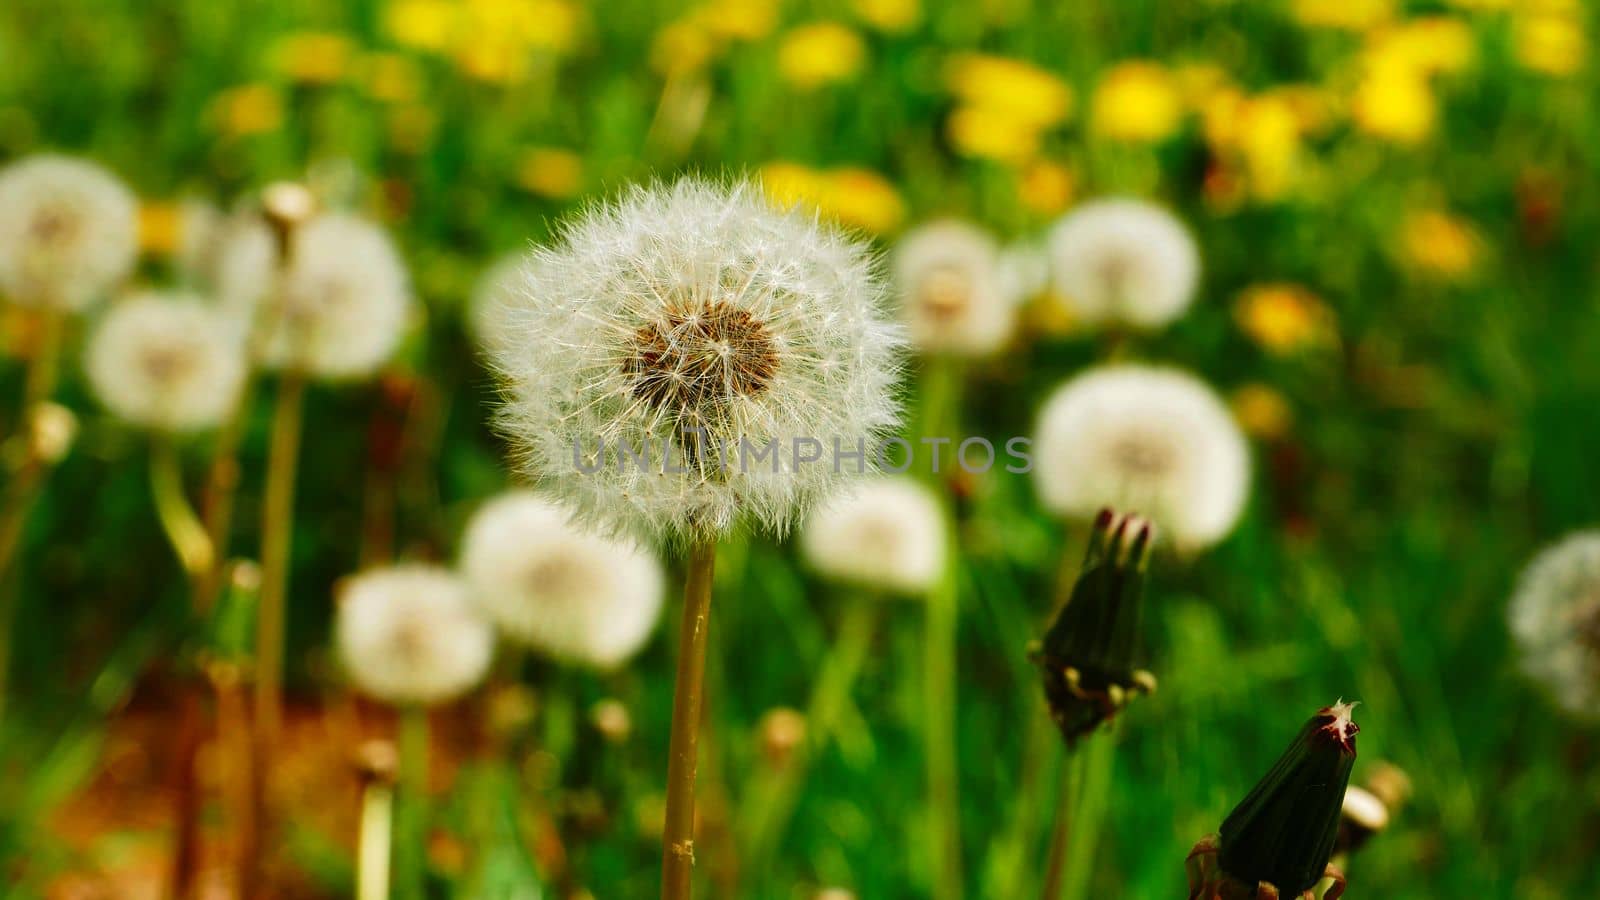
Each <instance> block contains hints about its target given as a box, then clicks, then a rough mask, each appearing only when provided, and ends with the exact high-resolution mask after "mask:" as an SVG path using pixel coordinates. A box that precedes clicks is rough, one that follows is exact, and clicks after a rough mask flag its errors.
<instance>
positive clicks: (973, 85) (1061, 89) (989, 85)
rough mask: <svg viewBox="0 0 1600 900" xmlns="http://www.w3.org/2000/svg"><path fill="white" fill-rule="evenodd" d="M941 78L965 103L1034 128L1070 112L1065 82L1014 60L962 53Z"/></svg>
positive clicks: (1058, 120) (1059, 120)
mask: <svg viewBox="0 0 1600 900" xmlns="http://www.w3.org/2000/svg"><path fill="white" fill-rule="evenodd" d="M945 80H946V83H947V84H949V86H950V90H951V92H952V93H954V94H955V95H956V97H957V98H959V99H960V100H962V101H963V102H964V103H965V104H966V105H968V106H971V107H978V108H982V109H984V110H985V111H987V112H988V113H989V114H990V115H991V116H992V117H995V118H998V117H1002V116H1003V117H1006V118H1009V119H1011V120H1012V121H1013V122H1016V123H1020V124H1025V125H1031V126H1033V127H1034V128H1036V129H1042V128H1049V127H1052V126H1054V125H1059V124H1061V123H1062V122H1064V121H1066V119H1067V116H1068V115H1070V114H1071V112H1072V89H1071V88H1069V87H1067V84H1066V82H1064V81H1062V80H1061V79H1060V78H1057V77H1056V76H1055V75H1053V74H1051V73H1050V72H1047V71H1045V70H1044V69H1041V68H1039V67H1038V66H1035V65H1033V64H1032V63H1026V62H1023V61H1021V60H1018V59H1008V58H1006V57H1002V56H987V55H984V54H980V53H963V54H961V55H958V56H956V57H955V58H954V59H952V60H951V61H950V64H949V65H948V66H947V67H946V69H945Z"/></svg>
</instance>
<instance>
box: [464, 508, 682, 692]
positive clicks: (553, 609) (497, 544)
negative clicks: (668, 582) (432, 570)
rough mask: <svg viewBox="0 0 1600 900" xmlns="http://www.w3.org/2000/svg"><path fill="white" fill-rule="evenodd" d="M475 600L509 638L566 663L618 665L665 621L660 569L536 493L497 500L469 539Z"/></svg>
mask: <svg viewBox="0 0 1600 900" xmlns="http://www.w3.org/2000/svg"><path fill="white" fill-rule="evenodd" d="M461 571H462V575H463V577H465V578H466V580H467V584H468V585H469V586H470V588H471V590H472V598H473V601H474V602H475V603H477V604H478V606H479V607H480V608H481V609H482V610H483V613H484V614H485V615H486V616H488V618H489V619H490V620H491V621H493V622H494V623H495V625H496V627H498V628H499V629H500V630H501V631H502V632H503V633H504V634H505V635H506V636H507V637H509V638H511V639H513V640H515V641H517V642H519V643H522V644H525V645H527V646H528V647H531V648H533V649H534V650H536V651H538V652H541V653H545V654H548V655H549V656H551V657H553V658H555V659H557V660H560V661H562V662H570V663H578V664H581V665H587V666H594V667H597V668H602V669H609V668H614V667H616V666H618V665H621V664H622V663H623V662H625V661H626V660H627V659H628V658H629V657H631V656H632V655H633V654H634V653H636V652H638V650H639V648H640V647H641V646H643V645H644V642H645V641H646V640H648V639H649V637H650V635H651V633H652V632H653V631H654V630H655V625H656V620H657V619H658V618H660V615H661V604H662V592H663V589H664V584H665V580H664V577H663V575H662V571H661V566H660V563H658V562H657V561H656V558H655V557H654V556H652V555H650V554H649V553H647V552H645V551H644V550H642V549H641V548H640V547H639V546H638V545H637V544H634V543H633V542H631V541H620V540H615V539H612V538H608V537H603V536H600V535H597V534H594V533H593V532H590V531H588V530H585V529H584V528H581V527H579V526H577V525H575V524H573V522H572V521H571V511H570V510H568V509H564V508H562V507H561V506H559V505H557V504H555V503H552V502H550V501H548V500H545V499H543V498H541V497H539V496H537V495H535V494H534V493H532V492H530V491H512V492H509V493H506V494H502V495H501V496H499V497H497V498H495V499H494V500H491V501H490V502H489V503H487V504H486V505H485V506H484V507H483V508H482V509H480V510H479V511H478V513H477V514H476V515H475V516H473V518H472V521H471V522H470V523H469V524H468V525H467V530H466V534H465V535H464V537H463V538H462V551H461Z"/></svg>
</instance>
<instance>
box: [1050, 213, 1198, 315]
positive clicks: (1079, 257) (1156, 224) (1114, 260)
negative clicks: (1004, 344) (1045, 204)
mask: <svg viewBox="0 0 1600 900" xmlns="http://www.w3.org/2000/svg"><path fill="white" fill-rule="evenodd" d="M1049 244H1050V262H1051V268H1052V270H1053V275H1054V278H1055V288H1056V294H1057V296H1058V298H1059V299H1060V300H1061V301H1062V302H1063V303H1065V304H1066V305H1067V306H1068V308H1069V309H1070V310H1071V312H1072V314H1073V316H1074V317H1075V318H1077V319H1079V320H1081V321H1084V322H1088V323H1091V324H1098V323H1106V322H1120V323H1125V324H1128V325H1133V326H1136V327H1139V328H1154V327H1157V326H1160V325H1165V324H1167V323H1168V322H1171V321H1172V320H1174V319H1176V318H1178V317H1179V316H1181V315H1183V312H1184V310H1186V309H1188V308H1189V304H1190V303H1191V302H1192V301H1193V300H1194V295H1195V290H1196V289H1197V288H1198V286H1199V282H1200V252H1199V250H1198V249H1197V248H1196V247H1195V243H1194V237H1193V236H1192V235H1191V234H1190V233H1189V229H1188V228H1186V227H1184V224H1183V223H1182V222H1180V221H1178V219H1177V217H1175V216H1174V215H1172V213H1170V212H1168V211H1167V210H1165V209H1163V208H1162V207H1159V206H1156V205H1155V204H1153V203H1147V202H1145V201H1143V200H1097V201H1094V202H1092V203H1085V204H1084V205H1082V206H1080V207H1078V208H1077V209H1075V210H1073V211H1072V212H1070V213H1068V214H1067V215H1066V216H1065V217H1063V218H1062V219H1061V221H1060V222H1058V223H1057V224H1056V226H1055V228H1053V229H1052V230H1051V232H1050V238H1049Z"/></svg>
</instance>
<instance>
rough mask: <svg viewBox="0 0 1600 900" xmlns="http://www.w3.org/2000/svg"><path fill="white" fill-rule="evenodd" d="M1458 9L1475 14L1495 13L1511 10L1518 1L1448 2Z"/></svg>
mask: <svg viewBox="0 0 1600 900" xmlns="http://www.w3.org/2000/svg"><path fill="white" fill-rule="evenodd" d="M1448 2H1449V4H1450V5H1451V6H1454V7H1455V8H1456V9H1466V10H1471V11H1473V12H1493V11H1496V10H1503V9H1510V8H1511V7H1512V6H1514V5H1516V3H1517V2H1518V0H1448Z"/></svg>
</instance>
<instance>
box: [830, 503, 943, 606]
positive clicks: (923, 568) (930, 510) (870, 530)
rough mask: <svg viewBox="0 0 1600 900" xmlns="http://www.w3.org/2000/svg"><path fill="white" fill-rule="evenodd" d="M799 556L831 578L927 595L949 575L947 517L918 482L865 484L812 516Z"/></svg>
mask: <svg viewBox="0 0 1600 900" xmlns="http://www.w3.org/2000/svg"><path fill="white" fill-rule="evenodd" d="M800 552H801V554H802V555H803V556H804V557H805V560H806V562H807V563H808V564H810V566H811V567H812V568H813V569H816V570H817V571H818V572H819V573H821V574H823V575H826V576H828V577H830V578H836V579H839V580H841V581H851V582H856V583H859V584H864V585H868V586H871V587H878V588H883V589H886V590H890V591H898V592H903V593H908V594H920V593H925V592H926V591H928V590H929V589H931V588H932V587H933V586H934V584H935V583H936V582H937V581H938V580H939V576H940V575H941V574H942V573H943V571H944V563H945V521H944V512H943V509H942V508H941V507H940V505H939V500H938V498H937V497H935V496H934V494H933V492H932V491H930V490H929V489H928V488H926V487H924V486H923V485H922V484H920V483H918V482H917V481H916V480H915V479H912V478H908V477H895V478H875V479H871V480H868V481H863V482H861V483H860V484H859V485H856V486H854V487H853V489H851V490H849V491H848V492H846V493H842V494H840V495H839V496H837V497H835V498H833V499H831V500H829V501H828V502H827V503H824V504H823V505H822V506H820V507H819V508H818V509H817V510H816V511H815V512H813V513H812V514H811V516H810V518H808V519H807V520H806V523H805V527H803V528H802V529H801V531H800Z"/></svg>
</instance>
